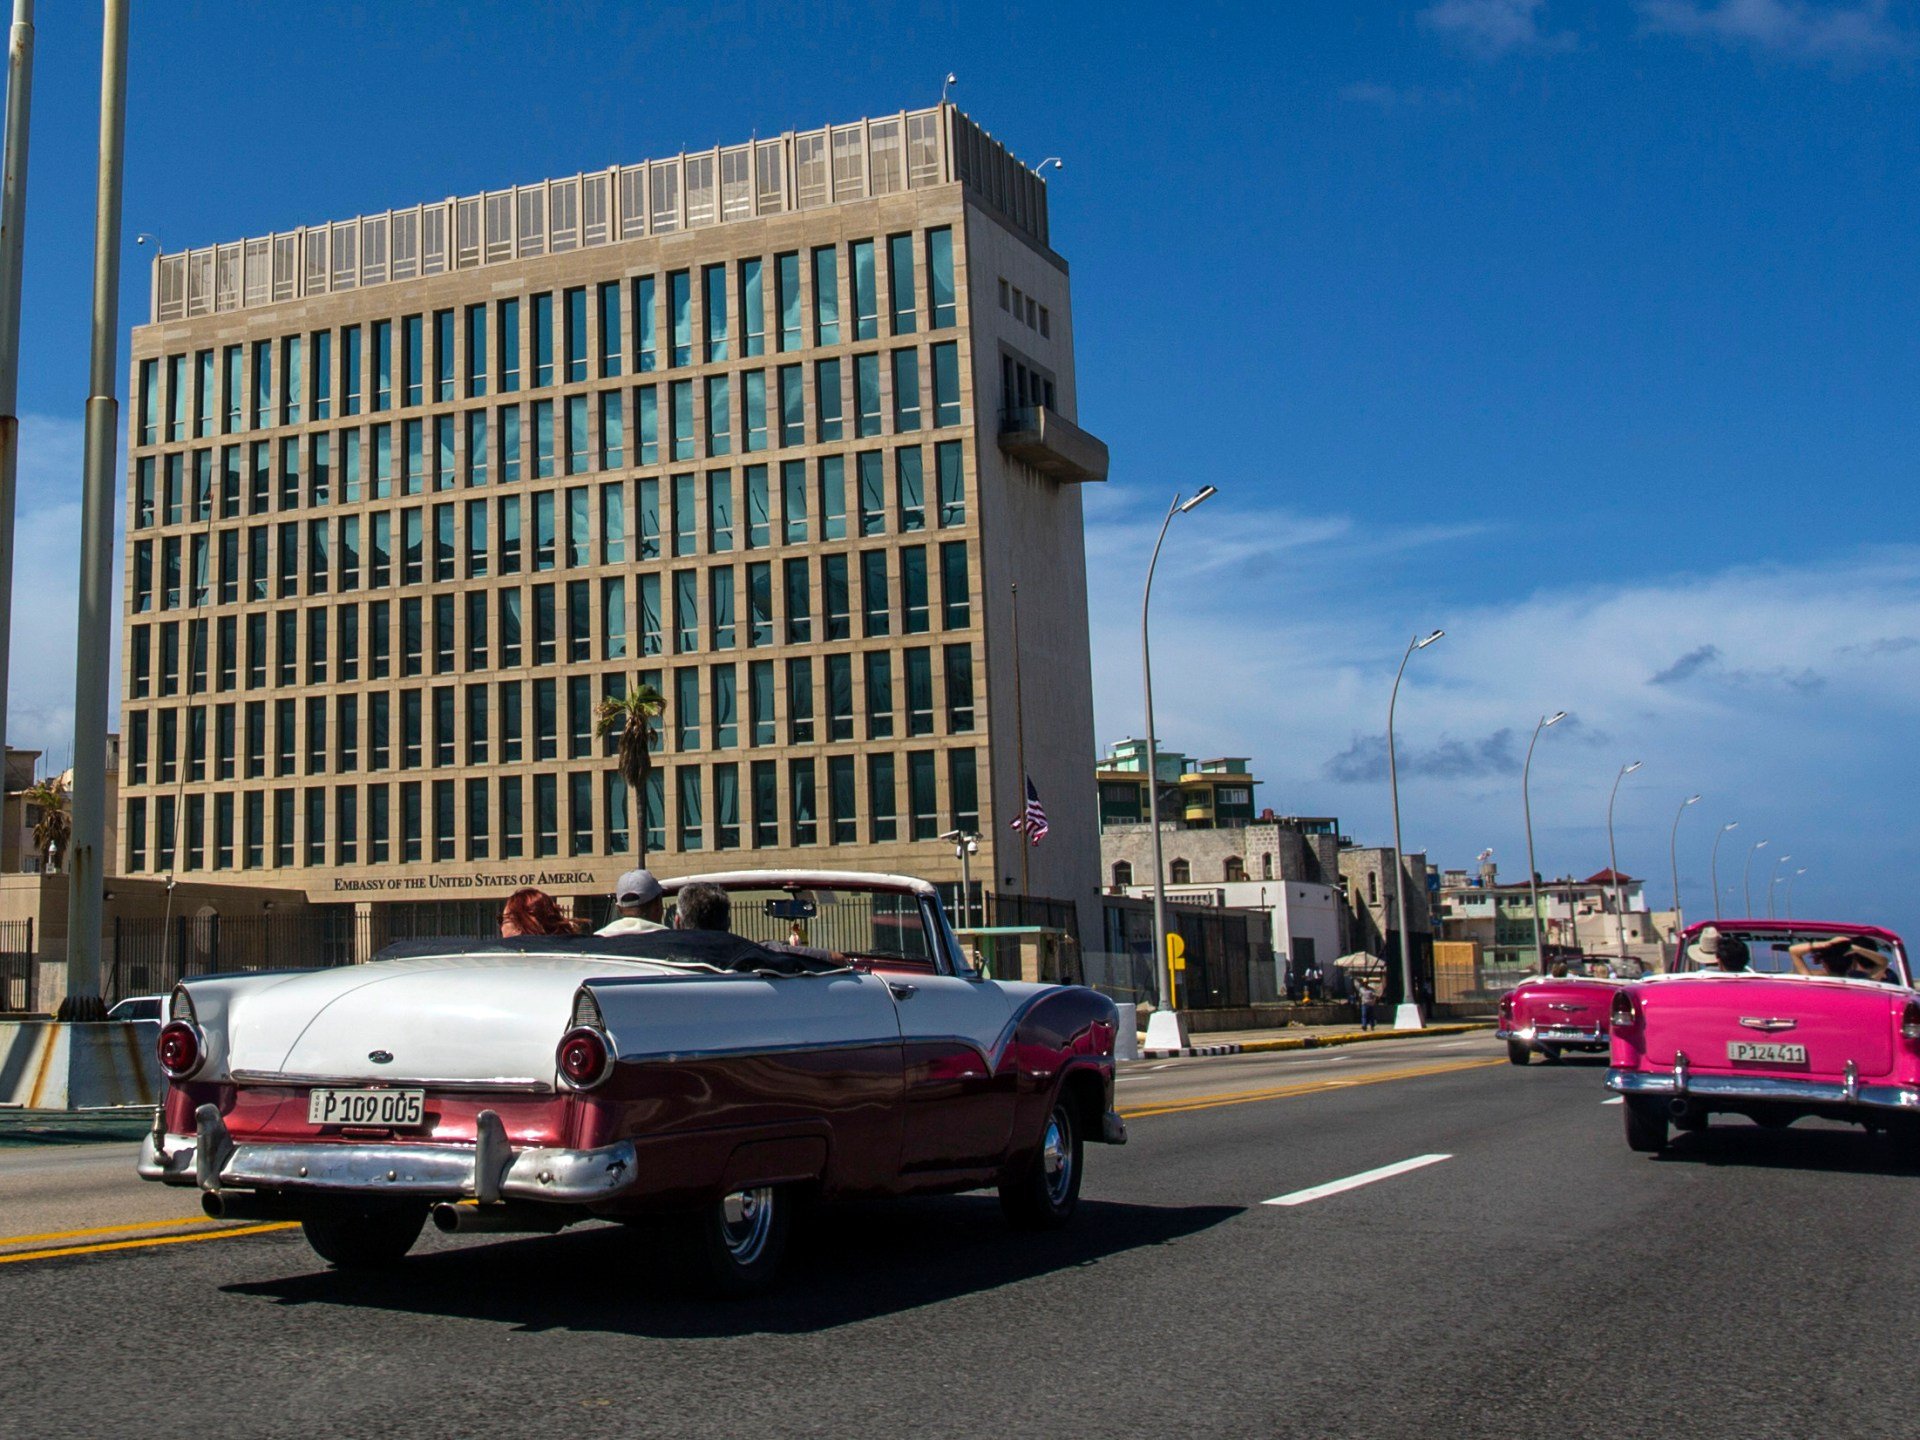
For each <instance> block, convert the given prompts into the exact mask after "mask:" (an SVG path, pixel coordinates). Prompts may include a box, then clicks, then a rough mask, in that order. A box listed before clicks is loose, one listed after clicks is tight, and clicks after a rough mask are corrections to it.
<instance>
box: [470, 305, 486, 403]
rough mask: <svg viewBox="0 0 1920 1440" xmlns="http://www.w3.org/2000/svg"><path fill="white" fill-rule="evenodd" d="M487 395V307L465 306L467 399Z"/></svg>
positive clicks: (475, 398)
mask: <svg viewBox="0 0 1920 1440" xmlns="http://www.w3.org/2000/svg"><path fill="white" fill-rule="evenodd" d="M486 393H487V307H486V306H484V305H469V306H467V398H468V399H469V400H477V399H479V398H480V397H481V396H483V395H485V394H486Z"/></svg>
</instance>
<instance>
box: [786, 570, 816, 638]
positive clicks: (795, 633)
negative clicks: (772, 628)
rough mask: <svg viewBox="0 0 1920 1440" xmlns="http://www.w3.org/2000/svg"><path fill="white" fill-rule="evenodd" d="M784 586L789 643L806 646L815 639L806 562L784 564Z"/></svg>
mask: <svg viewBox="0 0 1920 1440" xmlns="http://www.w3.org/2000/svg"><path fill="white" fill-rule="evenodd" d="M783 569H784V585H785V590H786V604H787V643H788V644H789V645H804V644H805V643H806V642H807V641H808V640H810V639H812V638H813V617H812V614H811V613H810V607H811V604H812V590H811V589H810V588H809V584H808V579H807V562H806V561H805V560H788V561H785V562H784V565H783Z"/></svg>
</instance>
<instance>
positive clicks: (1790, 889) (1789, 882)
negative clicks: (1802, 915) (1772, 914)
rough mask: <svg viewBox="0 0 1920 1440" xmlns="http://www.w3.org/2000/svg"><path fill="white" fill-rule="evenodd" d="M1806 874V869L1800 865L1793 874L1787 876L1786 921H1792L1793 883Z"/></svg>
mask: <svg viewBox="0 0 1920 1440" xmlns="http://www.w3.org/2000/svg"><path fill="white" fill-rule="evenodd" d="M1806 873H1807V867H1806V866H1804V865H1802V866H1801V867H1800V868H1799V869H1798V870H1796V871H1794V872H1793V874H1791V875H1789V876H1787V919H1789V920H1791V919H1793V882H1794V881H1796V880H1798V879H1799V878H1800V877H1801V876H1802V875H1804V874H1806Z"/></svg>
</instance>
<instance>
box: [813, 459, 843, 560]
mask: <svg viewBox="0 0 1920 1440" xmlns="http://www.w3.org/2000/svg"><path fill="white" fill-rule="evenodd" d="M820 538H821V539H822V540H844V539H846V538H847V460H846V457H845V456H844V455H824V456H822V457H821V459H820Z"/></svg>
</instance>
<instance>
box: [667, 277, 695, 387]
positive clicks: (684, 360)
mask: <svg viewBox="0 0 1920 1440" xmlns="http://www.w3.org/2000/svg"><path fill="white" fill-rule="evenodd" d="M667 323H668V326H669V330H670V339H671V345H672V349H671V352H670V354H669V356H668V362H667V363H668V365H669V366H670V367H672V368H675V369H677V368H679V367H680V366H682V365H691V364H692V363H693V277H692V275H691V274H690V273H689V272H688V271H685V270H675V271H674V272H673V273H672V274H670V275H668V276H667Z"/></svg>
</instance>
